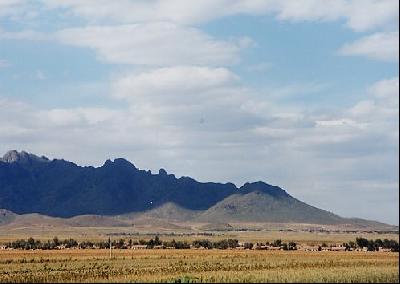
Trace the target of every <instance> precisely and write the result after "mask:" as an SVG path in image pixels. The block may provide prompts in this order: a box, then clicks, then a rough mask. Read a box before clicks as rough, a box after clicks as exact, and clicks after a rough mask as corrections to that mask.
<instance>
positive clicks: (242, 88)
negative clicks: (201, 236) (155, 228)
mask: <svg viewBox="0 0 400 284" xmlns="http://www.w3.org/2000/svg"><path fill="white" fill-rule="evenodd" d="M189 2H190V3H189ZM398 10H399V7H398V3H397V1H392V0H382V1H373V0H368V1H367V0H366V1H350V0H349V1H346V0H343V1H341V0H337V1H316V0H304V1H291V0H287V1H276V0H265V1H257V0H234V1H228V0H217V1H197V0H196V1H180V0H164V1H159V0H147V1H141V0H132V1H129V0H126V1H90V0H85V1H83V0H73V1H64V0H60V1H48V0H40V1H22V0H0V107H1V109H2V112H1V113H0V133H1V135H0V151H2V152H5V151H7V150H9V149H18V150H27V151H30V152H33V153H37V154H40V155H46V156H49V157H52V158H65V159H68V160H71V161H75V162H77V163H78V164H80V165H96V166H100V165H102V163H103V162H104V161H105V160H106V159H108V158H115V157H125V158H127V159H129V160H131V161H132V162H133V163H135V164H136V165H137V166H138V167H140V168H149V169H151V170H153V171H157V170H158V168H160V167H163V168H166V169H167V170H168V171H170V172H174V173H176V175H177V176H181V175H188V176H192V177H194V178H196V179H198V180H200V181H219V182H226V181H232V182H234V183H236V184H237V185H241V184H243V183H244V182H247V181H255V180H263V181H266V182H269V183H272V184H276V185H280V186H282V187H283V188H285V189H286V190H287V191H288V192H289V193H291V194H292V195H294V196H295V197H297V198H299V199H302V200H304V201H306V202H308V203H310V204H312V205H315V206H317V207H321V208H324V209H327V210H330V211H333V212H335V213H337V214H339V215H342V216H346V217H354V216H355V217H363V218H369V219H374V220H379V221H383V222H388V223H392V224H398V222H399V216H398V209H399V177H398V170H399V163H398V152H399V148H398V139H399V130H398V118H399V117H398V116H399V113H398V100H399V97H398V89H399V83H398V76H399V75H398V67H399V57H398V51H399V46H398V37H399V35H398ZM355 203H356V204H357V206H354V204H355Z"/></svg>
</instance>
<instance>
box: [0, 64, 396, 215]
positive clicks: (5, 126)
mask: <svg viewBox="0 0 400 284" xmlns="http://www.w3.org/2000/svg"><path fill="white" fill-rule="evenodd" d="M183 71H185V72H187V73H190V75H189V76H188V78H189V79H188V84H187V85H185V79H184V77H182V76H181V74H182V72H183ZM214 75H215V76H216V77H217V78H216V79H215V78H214V79H213V80H214V81H212V82H210V83H209V84H208V86H207V87H205V88H203V86H202V85H201V84H197V83H196V81H198V80H199V81H201V80H206V79H207V78H210V76H211V77H214ZM125 80H126V81H124V80H122V81H119V80H116V81H115V82H114V84H115V85H114V88H112V90H113V91H114V92H117V93H118V92H121V93H122V94H124V95H123V96H122V97H124V98H127V102H128V105H127V106H126V108H124V109H118V110H112V109H107V108H56V109H49V110H43V109H42V110H41V109H37V108H35V107H33V106H30V105H26V104H22V103H17V102H12V101H6V100H0V108H1V109H2V110H3V111H2V112H0V132H1V133H2V135H1V136H0V145H1V147H0V150H2V151H6V150H8V149H9V148H10V149H11V148H19V149H25V150H29V151H32V152H35V153H38V154H45V155H48V156H50V157H62V158H66V159H69V160H72V161H76V162H78V163H83V164H97V165H99V164H102V162H104V160H105V159H106V158H110V157H118V156H122V157H126V158H128V159H130V160H131V161H133V162H134V163H135V164H137V165H138V166H139V167H142V168H150V169H152V170H157V169H158V167H165V168H167V169H168V171H169V172H174V173H176V174H177V175H178V176H179V175H189V176H193V177H195V178H198V179H200V180H203V181H209V180H212V181H221V182H224V181H234V182H236V183H237V184H241V183H243V182H245V181H251V180H265V181H267V182H271V183H273V184H278V185H281V186H283V187H285V188H286V189H287V190H288V191H289V192H290V193H292V194H294V195H295V196H296V197H299V198H302V199H304V200H306V201H307V200H309V201H313V202H314V204H316V205H318V204H324V206H325V208H327V209H330V210H334V211H336V212H339V213H340V212H347V213H346V215H347V216H348V215H349V214H352V215H353V216H354V215H357V214H356V213H351V211H350V210H348V211H346V210H347V209H346V210H344V208H343V207H342V205H343V203H341V202H336V203H335V202H333V203H331V204H325V203H324V202H323V200H326V199H328V200H338V188H342V189H343V192H344V191H345V188H346V186H345V185H346V184H347V185H350V184H352V185H353V186H355V187H357V185H359V184H370V183H373V184H374V186H373V188H372V187H371V188H370V187H368V188H370V189H369V194H366V195H359V192H358V191H351V190H349V191H346V196H348V197H349V202H353V201H352V200H354V199H355V198H357V200H359V202H360V203H365V204H367V203H368V202H370V201H371V202H372V200H373V199H374V198H376V196H380V197H382V198H389V197H393V194H396V192H397V193H398V176H397V174H396V173H397V171H398V159H397V155H395V154H394V153H398V109H397V108H396V107H393V105H392V104H390V102H389V101H388V100H389V99H393V100H397V101H398V78H391V79H387V80H382V81H379V82H377V83H376V84H374V85H372V86H371V87H370V88H369V89H368V90H367V91H366V97H365V102H363V101H362V102H359V103H358V104H355V105H354V106H352V107H349V108H348V109H346V110H342V111H339V112H337V113H336V114H333V115H331V114H325V113H323V114H319V113H310V111H309V110H307V109H306V108H305V109H302V108H299V109H297V110H296V109H286V108H285V106H283V105H276V104H274V102H273V101H269V100H268V97H267V98H266V97H265V96H262V94H256V93H254V92H251V91H250V90H246V89H244V88H243V87H242V86H240V82H237V80H236V77H235V76H234V75H233V74H231V73H230V72H229V71H227V70H225V69H220V68H205V67H188V66H185V67H176V68H161V69H158V70H153V71H148V72H141V73H136V74H133V75H129V74H128V75H126V77H125ZM157 81H159V83H158V82H157ZM152 82H153V83H155V84H156V85H155V86H154V88H155V89H154V93H156V94H157V95H156V99H154V97H152V94H151V93H148V92H147V87H149V88H152ZM157 84H158V85H157ZM164 87H165V89H166V90H168V92H165V93H163V92H161V91H159V90H161V89H162V88H164ZM134 88H137V90H135V89H134ZM131 92H132V96H131ZM126 96H127V97H126ZM185 96H189V97H190V98H191V100H193V103H192V104H187V105H186V104H180V103H179V100H180V99H182V100H184V99H185ZM10 117H12V118H13V119H12V120H10V119H9V118H10ZM60 141H63V143H60ZM77 141H79V148H80V149H79V151H77V150H76V145H77ZM216 168H217V169H218V171H215V169H216ZM282 169H284V170H282ZM359 190H361V189H359ZM371 191H373V192H374V193H372V192H371ZM321 192H323V196H322V197H320V198H322V199H318V198H316V197H315V194H317V193H321ZM346 202H347V201H346ZM382 204H383V203H382ZM385 204H387V203H385ZM343 206H344V205H343ZM346 208H348V207H346ZM397 209H398V205H397V208H396V206H394V207H393V206H392V207H387V209H385V211H384V212H385V213H382V212H383V211H380V212H375V213H374V212H372V213H369V214H367V213H365V214H364V215H362V216H364V217H368V218H378V219H379V218H386V219H385V220H389V219H390V222H394V223H395V222H398V220H397V221H396V217H393V216H395V212H397V211H396V210H397ZM342 210H344V211H342ZM365 212H367V211H365ZM396 215H397V213H396ZM385 216H386V217H385ZM388 216H389V217H388ZM390 216H392V217H390ZM397 216H398V215H397Z"/></svg>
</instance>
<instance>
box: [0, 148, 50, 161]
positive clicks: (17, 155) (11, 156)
mask: <svg viewBox="0 0 400 284" xmlns="http://www.w3.org/2000/svg"><path fill="white" fill-rule="evenodd" d="M0 161H2V162H5V163H29V162H33V161H36V162H49V159H48V158H47V157H45V156H42V157H38V156H36V155H34V154H30V153H27V152H25V151H21V152H18V151H17V150H11V151H8V152H7V153H6V154H5V155H4V156H3V158H0Z"/></svg>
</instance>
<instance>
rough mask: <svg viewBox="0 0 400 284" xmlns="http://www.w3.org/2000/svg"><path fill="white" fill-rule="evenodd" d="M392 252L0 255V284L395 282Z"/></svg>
mask: <svg viewBox="0 0 400 284" xmlns="http://www.w3.org/2000/svg"><path fill="white" fill-rule="evenodd" d="M398 257H399V255H398V253H390V252H389V253H382V252H308V253H307V252H301V251H290V252H289V251H258V250H241V251H240V250H217V249H212V250H122V249H121V250H115V251H113V256H112V258H111V259H110V257H109V251H108V250H106V249H103V250H102V249H92V250H35V251H25V250H4V251H2V252H0V282H14V283H15V282H25V283H26V282H31V283H38V282H47V283H49V282H242V283H244V282H370V283H372V282H391V283H396V282H399V271H398V268H399V259H398Z"/></svg>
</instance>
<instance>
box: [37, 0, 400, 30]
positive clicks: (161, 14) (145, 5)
mask: <svg viewBox="0 0 400 284" xmlns="http://www.w3.org/2000/svg"><path fill="white" fill-rule="evenodd" d="M44 2H45V3H46V5H48V6H49V7H51V8H58V7H63V8H65V9H70V10H71V11H73V12H74V13H75V14H76V15H79V16H81V17H84V18H86V19H87V20H88V21H89V22H91V23H92V22H102V21H112V22H114V23H138V22H154V21H168V22H174V23H178V24H184V25H187V24H189V25H193V24H198V23H204V22H208V21H211V20H214V19H218V18H221V17H226V16H232V15H240V14H245V15H267V14H275V15H277V18H278V19H280V20H289V21H324V22H325V21H336V20H339V19H345V20H346V21H347V26H348V27H350V28H351V29H353V30H355V31H366V30H371V29H376V28H380V27H381V28H382V27H383V28H387V27H391V28H393V27H395V26H396V25H397V22H398V1H396V0H379V1H378V0H362V1H360V0H353V1H345V0H326V1H320V0H303V1H297V0H285V1H283V0H265V1H260V0H212V1H211V0H192V1H184V0H183V1H182V0H148V1H127V0H124V1H105V0H102V1H93V0H92V1H91V0H89V1H88V0H84V1H83V0H61V1H57V2H55V1H48V0H45V1H44ZM132 11H134V12H132Z"/></svg>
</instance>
